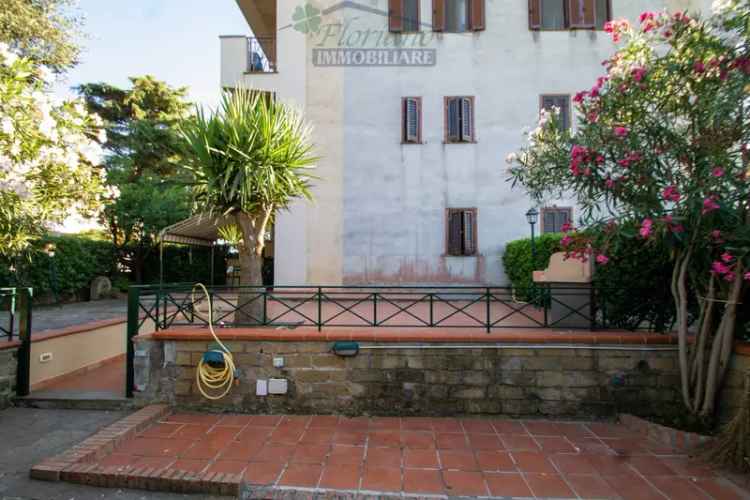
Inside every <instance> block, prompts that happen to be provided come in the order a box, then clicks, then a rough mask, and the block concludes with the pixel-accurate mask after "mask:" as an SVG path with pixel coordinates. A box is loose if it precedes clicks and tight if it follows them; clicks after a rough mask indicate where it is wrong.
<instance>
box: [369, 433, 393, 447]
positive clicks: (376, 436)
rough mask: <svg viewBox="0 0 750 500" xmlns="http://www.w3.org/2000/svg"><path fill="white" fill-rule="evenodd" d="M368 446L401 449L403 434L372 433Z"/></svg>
mask: <svg viewBox="0 0 750 500" xmlns="http://www.w3.org/2000/svg"><path fill="white" fill-rule="evenodd" d="M367 446H368V447H372V446H375V447H388V448H400V447H401V432H400V431H389V430H384V431H370V434H369V436H368V438H367Z"/></svg>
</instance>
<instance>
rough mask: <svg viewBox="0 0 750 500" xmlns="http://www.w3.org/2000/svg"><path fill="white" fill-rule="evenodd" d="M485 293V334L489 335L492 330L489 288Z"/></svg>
mask: <svg viewBox="0 0 750 500" xmlns="http://www.w3.org/2000/svg"><path fill="white" fill-rule="evenodd" d="M486 292H487V333H490V332H491V330H492V315H491V313H490V307H491V305H490V297H491V296H490V289H489V287H488V288H487V290H486Z"/></svg>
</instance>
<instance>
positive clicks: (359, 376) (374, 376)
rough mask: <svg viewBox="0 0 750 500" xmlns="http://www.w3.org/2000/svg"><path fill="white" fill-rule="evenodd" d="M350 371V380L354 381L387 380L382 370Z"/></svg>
mask: <svg viewBox="0 0 750 500" xmlns="http://www.w3.org/2000/svg"><path fill="white" fill-rule="evenodd" d="M345 373H348V377H349V380H351V381H352V382H383V381H385V380H386V376H385V373H386V372H384V371H382V370H351V371H349V372H345Z"/></svg>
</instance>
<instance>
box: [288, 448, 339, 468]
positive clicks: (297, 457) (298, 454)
mask: <svg viewBox="0 0 750 500" xmlns="http://www.w3.org/2000/svg"><path fill="white" fill-rule="evenodd" d="M330 450H331V446H330V445H304V444H300V445H298V446H297V447H296V449H295V451H294V455H292V458H291V459H290V462H292V463H298V464H322V463H323V462H325V460H326V456H327V455H328V452H329V451H330Z"/></svg>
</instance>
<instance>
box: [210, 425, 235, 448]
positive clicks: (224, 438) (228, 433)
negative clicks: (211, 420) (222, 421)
mask: <svg viewBox="0 0 750 500" xmlns="http://www.w3.org/2000/svg"><path fill="white" fill-rule="evenodd" d="M241 431H242V428H241V427H231V426H225V427H221V426H219V425H215V426H214V427H212V428H211V429H210V430H209V431H208V432H207V433H206V435H205V436H204V437H203V439H202V440H201V441H212V442H214V443H215V444H217V445H218V444H228V443H229V442H230V441H234V439H235V438H236V437H238V436H239V434H240V432H241Z"/></svg>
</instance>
